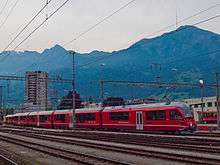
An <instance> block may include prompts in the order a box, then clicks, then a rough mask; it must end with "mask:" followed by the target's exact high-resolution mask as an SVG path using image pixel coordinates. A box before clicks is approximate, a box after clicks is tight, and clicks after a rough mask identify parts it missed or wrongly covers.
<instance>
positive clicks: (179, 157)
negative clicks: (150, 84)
mask: <svg viewBox="0 0 220 165" xmlns="http://www.w3.org/2000/svg"><path fill="white" fill-rule="evenodd" d="M20 135H21V136H28V137H32V138H36V139H42V140H48V141H54V142H59V143H66V144H70V145H79V146H84V147H90V148H97V149H102V150H108V151H109V150H110V151H114V152H121V153H127V154H132V155H133V154H134V155H139V156H145V157H154V158H160V159H167V160H173V161H181V162H188V163H193V164H208V165H217V164H220V159H218V158H213V157H212V158H209V157H201V156H195V155H194V156H193V155H186V154H177V153H169V152H161V151H159V150H158V151H152V150H144V149H138V148H136V149H135V150H134V149H131V148H129V147H123V148H122V147H120V146H111V145H109V144H102V145H100V144H96V143H93V142H88V141H87V142H85V141H82V140H81V141H78V140H70V139H62V137H59V138H58V137H54V136H48V135H39V134H38V135H36V134H29V135H28V134H23V135H22V133H21V134H20ZM157 147H158V146H157ZM203 149H204V148H203ZM195 151H196V150H195ZM218 153H219V151H218Z"/></svg>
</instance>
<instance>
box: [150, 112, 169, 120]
mask: <svg viewBox="0 0 220 165" xmlns="http://www.w3.org/2000/svg"><path fill="white" fill-rule="evenodd" d="M146 119H147V120H165V119H166V112H165V111H148V112H146Z"/></svg>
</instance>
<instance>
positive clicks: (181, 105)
mask: <svg viewBox="0 0 220 165" xmlns="http://www.w3.org/2000/svg"><path fill="white" fill-rule="evenodd" d="M184 106H188V104H186V103H183V102H171V103H170V104H167V103H164V102H163V103H153V104H146V103H144V104H136V105H123V106H108V107H101V106H97V107H88V108H81V109H76V113H79V112H96V111H100V110H114V109H115V110H117V109H119V110H121V109H125V108H126V109H130V108H154V107H184ZM61 112H64V113H71V112H72V109H67V110H54V111H37V112H26V113H17V114H13V115H10V116H9V115H7V116H6V117H13V116H23V115H37V114H39V115H43V114H52V113H61Z"/></svg>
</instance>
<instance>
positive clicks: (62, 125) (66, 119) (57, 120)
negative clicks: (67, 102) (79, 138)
mask: <svg viewBox="0 0 220 165" xmlns="http://www.w3.org/2000/svg"><path fill="white" fill-rule="evenodd" d="M71 118H72V111H71V110H62V111H54V113H53V127H54V128H56V129H68V128H70V127H71V122H72V120H71Z"/></svg>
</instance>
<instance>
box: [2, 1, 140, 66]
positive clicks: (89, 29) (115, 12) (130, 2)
mask: <svg viewBox="0 0 220 165" xmlns="http://www.w3.org/2000/svg"><path fill="white" fill-rule="evenodd" d="M135 1H136V0H132V1H129V2H128V3H126V4H124V5H123V6H121V7H120V8H118V9H117V10H115V11H114V12H112V13H110V14H109V15H107V16H105V17H104V18H103V19H102V20H100V21H99V22H97V23H96V24H94V25H92V26H91V27H89V28H88V29H87V30H85V31H84V32H82V33H80V34H79V35H78V36H76V37H75V38H74V39H73V40H71V41H69V42H68V43H66V44H65V45H67V44H70V43H72V42H73V41H75V40H77V39H79V38H80V37H82V36H83V35H85V34H86V33H88V32H89V31H91V30H92V29H94V28H95V27H96V26H98V25H99V24H101V23H102V22H104V21H106V20H107V19H109V18H110V17H112V16H114V15H115V14H117V13H118V12H119V11H121V10H122V9H124V8H126V7H128V6H129V5H130V4H132V3H133V2H135ZM49 2H50V1H49ZM47 18H49V17H48V16H47ZM0 62H1V61H0ZM33 65H35V64H34V63H33V64H31V65H30V67H31V66H33Z"/></svg>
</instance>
